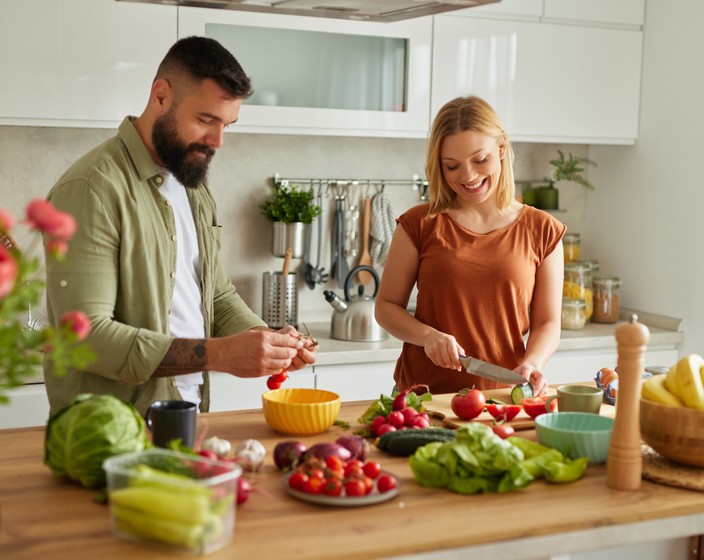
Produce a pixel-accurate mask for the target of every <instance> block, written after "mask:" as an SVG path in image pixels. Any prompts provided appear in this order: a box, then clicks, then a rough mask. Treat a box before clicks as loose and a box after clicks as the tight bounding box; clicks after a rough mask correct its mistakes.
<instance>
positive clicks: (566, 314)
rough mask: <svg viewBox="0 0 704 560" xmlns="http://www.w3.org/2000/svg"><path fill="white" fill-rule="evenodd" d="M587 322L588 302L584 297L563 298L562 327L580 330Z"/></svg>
mask: <svg viewBox="0 0 704 560" xmlns="http://www.w3.org/2000/svg"><path fill="white" fill-rule="evenodd" d="M586 323H587V302H585V301H584V300H583V299H574V298H562V321H561V325H562V328H563V329H565V330H569V331H578V330H580V329H583V328H584V325H585V324H586Z"/></svg>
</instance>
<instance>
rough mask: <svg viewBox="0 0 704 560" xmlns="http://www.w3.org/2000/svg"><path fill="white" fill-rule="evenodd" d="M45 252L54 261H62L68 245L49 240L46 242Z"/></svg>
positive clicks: (58, 240)
mask: <svg viewBox="0 0 704 560" xmlns="http://www.w3.org/2000/svg"><path fill="white" fill-rule="evenodd" d="M45 247H46V252H47V253H49V255H51V256H52V257H53V258H55V259H56V260H59V261H62V260H64V257H66V253H68V243H66V242H65V241H61V240H60V239H50V240H49V241H47V242H46V245H45Z"/></svg>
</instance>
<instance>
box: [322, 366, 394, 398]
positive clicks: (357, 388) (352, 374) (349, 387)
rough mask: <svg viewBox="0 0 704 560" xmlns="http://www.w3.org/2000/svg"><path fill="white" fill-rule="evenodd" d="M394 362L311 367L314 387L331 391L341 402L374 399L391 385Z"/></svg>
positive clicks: (392, 383) (388, 390)
mask: <svg viewBox="0 0 704 560" xmlns="http://www.w3.org/2000/svg"><path fill="white" fill-rule="evenodd" d="M395 366H396V362H395V361H392V362H370V363H361V364H340V365H328V366H317V365H316V366H313V368H314V370H315V386H316V388H317V389H325V390H326V391H333V392H335V393H337V394H338V395H340V398H341V399H342V401H343V402H347V401H361V400H376V399H378V398H379V396H380V395H382V394H384V395H390V394H391V391H392V390H393V388H394V384H395V383H394V377H393V375H394V367H395Z"/></svg>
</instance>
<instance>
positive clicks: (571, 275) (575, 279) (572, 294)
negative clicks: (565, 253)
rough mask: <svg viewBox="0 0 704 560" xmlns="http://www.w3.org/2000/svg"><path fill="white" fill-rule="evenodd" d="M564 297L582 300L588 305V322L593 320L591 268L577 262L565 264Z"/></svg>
mask: <svg viewBox="0 0 704 560" xmlns="http://www.w3.org/2000/svg"><path fill="white" fill-rule="evenodd" d="M562 297H563V298H570V299H581V300H583V301H584V302H585V304H586V310H585V311H586V314H587V322H589V321H590V320H591V318H592V312H593V310H594V301H593V292H592V274H591V266H590V265H588V264H581V263H577V262H569V263H566V264H565V281H564V283H563V285H562Z"/></svg>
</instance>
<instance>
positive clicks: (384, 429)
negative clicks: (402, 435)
mask: <svg viewBox="0 0 704 560" xmlns="http://www.w3.org/2000/svg"><path fill="white" fill-rule="evenodd" d="M395 431H396V428H394V427H393V426H392V425H391V424H384V425H383V426H382V427H381V428H379V430H378V431H377V432H376V435H378V436H383V435H384V434H385V433H386V432H395Z"/></svg>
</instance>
